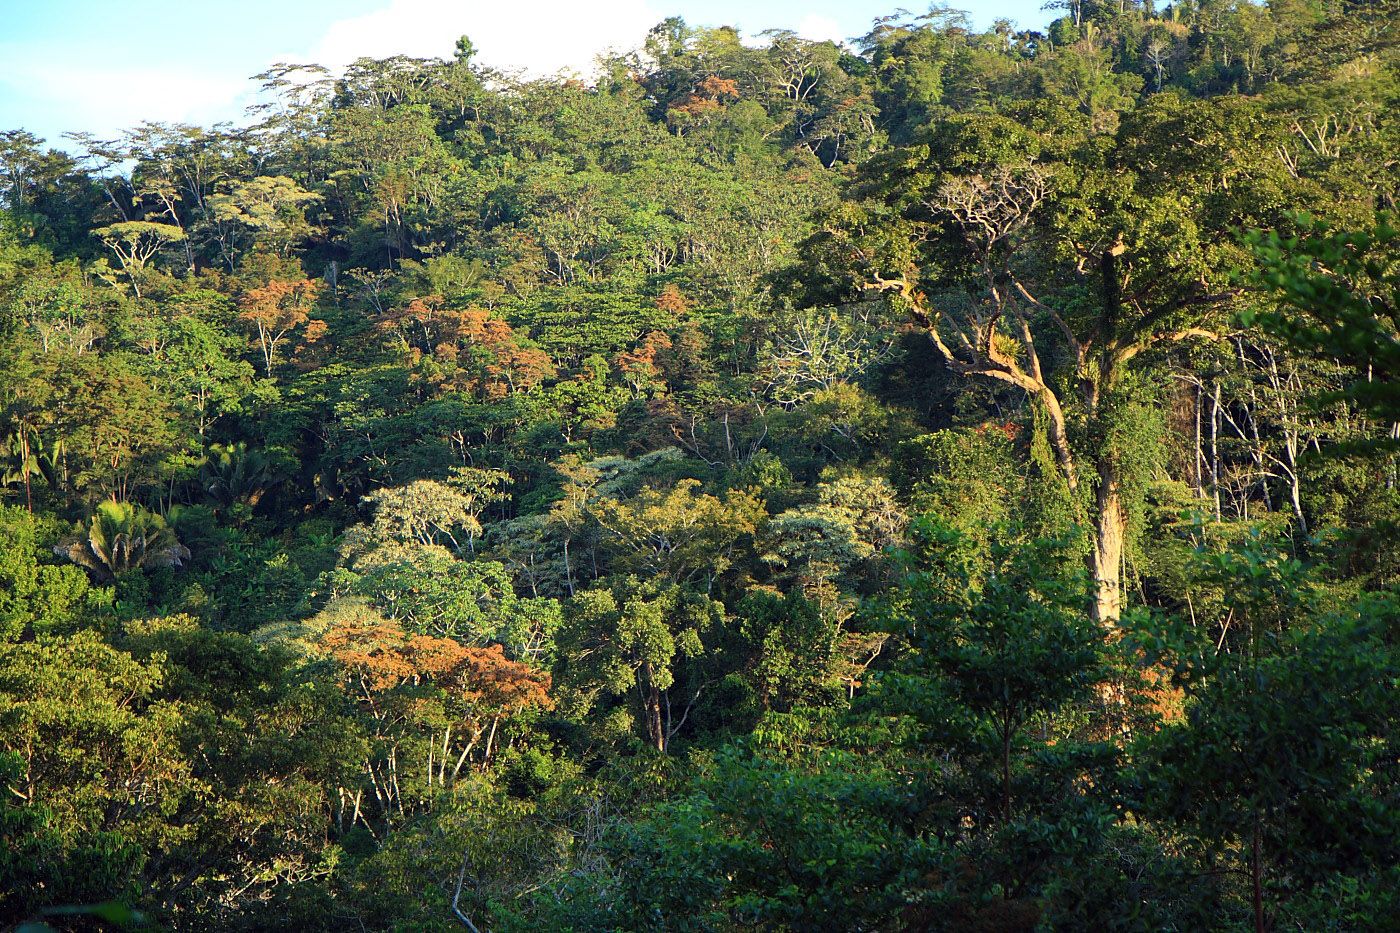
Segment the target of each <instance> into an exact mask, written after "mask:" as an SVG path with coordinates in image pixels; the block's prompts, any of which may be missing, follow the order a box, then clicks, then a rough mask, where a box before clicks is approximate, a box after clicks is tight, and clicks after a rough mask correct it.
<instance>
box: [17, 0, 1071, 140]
mask: <svg viewBox="0 0 1400 933" xmlns="http://www.w3.org/2000/svg"><path fill="white" fill-rule="evenodd" d="M901 5H903V6H906V7H908V8H911V9H918V10H922V9H924V7H923V6H922V3H921V2H919V0H914V2H911V0H607V2H598V0H0V130H6V129H17V128H23V129H27V130H29V131H30V132H32V133H34V134H35V135H37V136H40V137H42V138H44V139H47V140H48V141H49V144H50V145H52V146H55V147H57V148H63V147H65V146H67V145H68V144H67V143H66V142H65V141H64V140H63V138H62V134H63V133H64V132H69V131H84V132H90V133H94V134H96V135H97V136H98V137H99V138H106V137H111V136H114V135H115V134H116V133H117V132H119V131H120V130H122V129H124V128H128V127H131V126H135V125H136V124H138V123H140V122H141V121H143V120H153V121H158V122H187V123H196V124H202V125H208V124H211V123H215V122H219V121H232V122H239V121H240V119H241V118H242V115H243V111H244V108H245V107H246V106H247V105H248V104H249V103H251V102H252V101H253V99H254V94H255V92H256V82H253V81H250V80H249V78H250V77H251V76H252V75H254V74H257V73H258V72H261V71H263V70H265V69H266V68H267V67H268V66H269V65H271V64H273V63H275V62H297V63H310V62H315V63H318V64H322V65H327V66H330V67H336V66H342V65H344V64H346V63H348V62H350V61H352V60H353V59H355V58H357V57H360V56H365V55H368V56H374V57H385V56H388V55H394V54H407V55H415V56H422V57H428V56H441V57H446V56H449V55H451V53H452V48H453V45H454V43H455V42H456V40H457V37H458V36H460V35H464V34H465V35H468V36H470V37H471V39H472V41H473V43H474V44H475V45H476V47H477V49H478V50H479V52H478V57H479V60H480V61H482V62H483V63H485V64H487V65H492V66H495V67H502V68H522V69H525V70H526V71H527V72H528V73H532V74H540V75H545V74H553V73H555V72H557V71H559V70H561V69H568V70H573V71H576V72H579V73H581V74H587V73H588V72H589V71H590V66H591V64H592V62H593V59H594V56H595V55H597V54H598V53H599V52H600V51H603V50H605V49H609V48H616V49H630V48H634V47H636V46H638V45H639V44H640V43H641V41H642V39H643V37H644V36H645V35H646V32H647V30H648V29H649V28H651V26H653V25H655V24H656V23H658V22H660V21H661V20H662V19H664V18H666V17H667V16H674V15H679V16H682V17H684V18H685V20H686V21H687V22H689V23H692V24H695V25H706V26H718V25H733V26H737V27H739V28H740V29H741V30H742V31H743V33H744V34H745V35H750V36H753V35H757V34H758V33H760V32H762V31H763V30H765V29H769V28H775V27H782V28H789V29H794V30H796V31H797V32H799V33H801V34H802V35H804V36H806V37H808V38H812V39H849V38H852V37H855V36H859V35H862V34H864V33H865V32H867V31H868V30H869V27H870V23H871V21H872V20H873V19H874V18H875V17H876V16H881V15H884V14H887V13H890V12H892V11H893V10H895V9H897V8H899V7H900V6H901ZM952 5H953V6H956V7H961V8H963V9H966V10H967V11H968V12H969V13H970V14H971V16H972V18H973V21H974V23H975V24H976V25H978V26H986V25H990V24H991V22H992V21H993V20H995V19H998V18H1002V17H1005V18H1008V19H1011V20H1013V21H1015V22H1017V23H1018V24H1020V25H1022V26H1025V27H1028V28H1034V27H1040V26H1043V25H1044V24H1045V23H1046V22H1047V21H1048V20H1049V14H1047V13H1045V12H1042V11H1041V9H1040V7H1041V5H1042V0H964V2H962V3H957V2H954V3H953V4H952Z"/></svg>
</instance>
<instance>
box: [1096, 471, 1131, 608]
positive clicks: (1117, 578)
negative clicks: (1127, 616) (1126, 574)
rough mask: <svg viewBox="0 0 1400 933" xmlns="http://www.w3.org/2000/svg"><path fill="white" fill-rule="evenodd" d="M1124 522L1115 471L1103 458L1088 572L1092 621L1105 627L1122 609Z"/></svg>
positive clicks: (1125, 522) (1121, 500)
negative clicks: (1092, 587)
mask: <svg viewBox="0 0 1400 933" xmlns="http://www.w3.org/2000/svg"><path fill="white" fill-rule="evenodd" d="M1127 524H1128V522H1127V516H1126V515H1125V514H1124V511H1123V496H1122V491H1121V489H1120V486H1119V479H1118V471H1117V469H1116V468H1115V467H1114V465H1113V464H1112V463H1111V462H1109V461H1105V462H1103V463H1100V464H1099V487H1098V490H1097V492H1096V494H1095V508H1094V549H1093V551H1092V552H1091V554H1090V555H1089V571H1090V573H1091V574H1092V575H1093V578H1094V603H1093V613H1094V621H1096V622H1098V623H1099V624H1100V625H1102V626H1104V627H1106V628H1114V627H1116V626H1117V625H1118V618H1119V616H1120V615H1121V614H1122V611H1123V599H1122V592H1123V581H1122V567H1123V536H1124V532H1125V531H1126V530H1127Z"/></svg>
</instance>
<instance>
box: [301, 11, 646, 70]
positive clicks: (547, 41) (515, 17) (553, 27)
mask: <svg viewBox="0 0 1400 933" xmlns="http://www.w3.org/2000/svg"><path fill="white" fill-rule="evenodd" d="M660 19H661V17H660V16H659V15H658V14H656V13H655V12H654V11H652V10H651V9H650V8H649V7H648V5H647V3H646V2H645V0H608V2H607V3H597V2H592V3H590V2H585V0H528V2H519V3H509V2H500V0H390V2H389V4H388V5H387V6H384V7H381V8H380V9H377V10H374V11H372V12H369V13H366V14H364V15H362V16H355V17H351V18H348V19H342V20H338V21H336V22H334V23H332V24H331V25H330V27H329V28H328V29H327V30H326V33H325V35H324V36H322V37H321V39H320V41H318V42H317V43H316V44H315V45H314V46H312V48H311V49H310V52H309V55H308V60H310V61H314V62H318V63H320V64H323V65H327V66H329V67H342V66H344V65H346V64H348V63H350V62H351V61H353V60H355V59H356V58H359V57H361V56H370V57H374V58H383V57H386V56H389V55H396V54H404V55H413V56H420V57H447V56H450V55H451V54H452V50H453V47H454V46H455V44H456V42H457V37H458V36H462V35H466V36H469V37H470V38H471V40H472V43H473V44H474V45H475V46H476V48H477V57H478V60H479V61H480V62H481V63H483V64H486V65H491V66H494V67H497V68H523V69H525V71H526V72H528V73H530V74H532V75H548V74H553V73H555V72H557V71H560V70H567V71H572V72H577V73H579V74H581V75H588V74H591V73H592V71H593V65H594V58H595V57H596V56H597V55H598V54H599V53H600V52H603V51H605V50H607V49H609V48H618V49H628V48H632V47H634V46H637V45H639V44H640V43H641V41H642V39H643V38H644V37H645V35H646V31H647V30H648V29H650V28H651V27H652V26H653V25H655V24H656V23H657V22H658V21H659V20H660Z"/></svg>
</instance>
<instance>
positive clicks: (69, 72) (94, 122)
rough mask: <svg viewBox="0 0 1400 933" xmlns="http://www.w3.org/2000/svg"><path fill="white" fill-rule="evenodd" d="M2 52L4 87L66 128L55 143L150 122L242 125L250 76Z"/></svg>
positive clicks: (49, 132)
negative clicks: (66, 134) (76, 133)
mask: <svg viewBox="0 0 1400 933" xmlns="http://www.w3.org/2000/svg"><path fill="white" fill-rule="evenodd" d="M4 52H5V50H3V49H0V83H4V84H8V85H10V86H12V87H14V88H16V89H17V90H18V92H19V94H20V95H21V98H22V99H23V100H24V101H25V103H26V105H27V106H28V107H29V108H31V109H32V110H34V111H35V112H39V113H42V112H44V111H45V110H48V109H50V108H51V109H53V110H56V111H59V112H61V113H62V114H63V120H64V123H65V125H63V126H59V127H43V131H44V132H45V134H46V135H49V136H51V137H54V138H50V139H49V143H50V144H51V145H62V140H60V139H58V138H56V137H57V134H58V132H63V131H67V130H86V131H89V132H92V133H94V134H96V135H97V136H99V137H102V136H113V135H115V134H116V133H117V132H118V131H120V130H123V129H127V128H129V127H133V126H136V125H137V124H139V123H142V122H145V121H153V122H191V123H212V122H216V121H219V120H232V119H237V118H238V116H239V115H240V113H241V110H242V107H241V103H242V100H243V99H245V98H246V95H247V92H248V90H249V88H250V85H249V82H248V80H247V78H246V77H242V76H239V77H232V76H228V75H221V74H217V73H208V72H202V71H197V70H192V69H189V68H171V67H169V66H160V65H149V64H133V65H123V64H111V63H104V64H93V63H92V62H91V61H90V60H88V59H85V58H81V57H71V58H70V57H65V56H64V55H63V54H62V53H61V52H60V53H59V54H53V53H52V50H45V52H44V54H35V52H33V51H28V50H19V51H17V52H14V53H12V54H4Z"/></svg>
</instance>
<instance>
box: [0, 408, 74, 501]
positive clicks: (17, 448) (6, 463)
mask: <svg viewBox="0 0 1400 933" xmlns="http://www.w3.org/2000/svg"><path fill="white" fill-rule="evenodd" d="M62 455H63V443H62V441H56V442H54V444H53V445H52V446H50V447H49V448H48V449H45V447H44V444H43V440H42V439H41V438H40V437H39V432H38V431H35V430H34V429H33V428H31V427H27V426H26V425H24V424H21V425H19V426H18V427H17V428H15V430H14V431H13V432H12V433H11V434H10V436H9V437H7V438H6V439H5V440H4V441H3V442H0V486H13V485H15V484H20V485H22V486H23V487H24V501H25V505H26V506H27V507H28V509H29V511H31V512H32V511H34V493H33V490H32V487H31V481H32V480H33V479H34V477H36V476H41V477H43V478H44V480H45V482H47V483H48V484H49V486H51V487H56V486H57V485H58V466H59V461H60V459H61V457H62Z"/></svg>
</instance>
